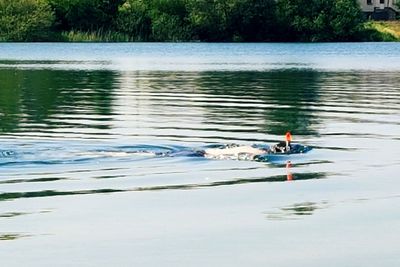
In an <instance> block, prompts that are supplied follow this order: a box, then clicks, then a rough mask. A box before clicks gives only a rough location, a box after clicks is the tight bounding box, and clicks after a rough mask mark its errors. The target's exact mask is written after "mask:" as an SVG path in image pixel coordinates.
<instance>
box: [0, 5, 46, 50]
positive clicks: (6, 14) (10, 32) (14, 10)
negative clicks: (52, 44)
mask: <svg viewBox="0 0 400 267" xmlns="http://www.w3.org/2000/svg"><path fill="white" fill-rule="evenodd" d="M53 22H54V13H53V11H52V10H51V8H50V6H49V5H48V4H47V2H45V1H44V0H0V41H18V42H20V41H48V40H49V39H51V34H52V32H51V27H52V24H53Z"/></svg>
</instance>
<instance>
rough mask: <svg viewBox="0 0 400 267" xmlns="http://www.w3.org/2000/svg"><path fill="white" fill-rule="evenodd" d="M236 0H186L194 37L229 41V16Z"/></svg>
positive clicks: (231, 36)
mask: <svg viewBox="0 0 400 267" xmlns="http://www.w3.org/2000/svg"><path fill="white" fill-rule="evenodd" d="M237 1H239V0H188V9H189V20H190V23H191V25H192V27H193V34H194V38H195V39H199V40H202V41H231V40H232V38H233V31H232V27H231V25H232V21H231V18H232V12H233V9H234V7H235V3H236V2H237Z"/></svg>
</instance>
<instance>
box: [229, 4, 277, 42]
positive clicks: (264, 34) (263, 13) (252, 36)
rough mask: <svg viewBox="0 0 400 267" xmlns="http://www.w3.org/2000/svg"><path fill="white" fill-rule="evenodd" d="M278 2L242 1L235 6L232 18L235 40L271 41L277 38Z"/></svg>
mask: <svg viewBox="0 0 400 267" xmlns="http://www.w3.org/2000/svg"><path fill="white" fill-rule="evenodd" d="M276 20H277V18H276V1H275V0H241V1H237V2H236V3H235V5H234V6H233V10H232V15H231V18H230V21H231V25H230V27H231V28H232V31H233V33H234V39H236V40H240V41H271V40H274V39H275V38H276V36H275V33H276V31H277V23H276Z"/></svg>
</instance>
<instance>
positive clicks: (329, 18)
mask: <svg viewBox="0 0 400 267" xmlns="http://www.w3.org/2000/svg"><path fill="white" fill-rule="evenodd" d="M277 12H278V17H279V19H280V25H281V30H282V35H285V34H286V36H284V39H286V40H297V41H349V40H352V39H353V38H354V36H355V35H356V34H357V33H358V32H359V31H360V30H361V29H362V23H363V19H362V13H361V8H360V4H359V3H358V1H357V0H335V1H332V0H278V10H277Z"/></svg>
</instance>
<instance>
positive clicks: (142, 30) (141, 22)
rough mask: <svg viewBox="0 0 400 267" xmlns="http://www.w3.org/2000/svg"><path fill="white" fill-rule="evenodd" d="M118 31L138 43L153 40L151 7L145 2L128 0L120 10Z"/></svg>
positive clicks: (117, 21)
mask: <svg viewBox="0 0 400 267" xmlns="http://www.w3.org/2000/svg"><path fill="white" fill-rule="evenodd" d="M115 24H116V25H115V26H116V29H117V30H118V31H119V32H122V33H124V34H127V35H129V36H131V37H132V38H133V39H134V40H137V41H148V40H150V38H151V17H150V6H149V5H148V4H146V3H145V1H143V0H128V1H126V2H125V3H124V4H123V5H122V6H120V7H119V9H118V15H117V20H116V23H115Z"/></svg>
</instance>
